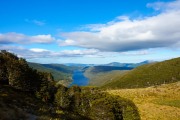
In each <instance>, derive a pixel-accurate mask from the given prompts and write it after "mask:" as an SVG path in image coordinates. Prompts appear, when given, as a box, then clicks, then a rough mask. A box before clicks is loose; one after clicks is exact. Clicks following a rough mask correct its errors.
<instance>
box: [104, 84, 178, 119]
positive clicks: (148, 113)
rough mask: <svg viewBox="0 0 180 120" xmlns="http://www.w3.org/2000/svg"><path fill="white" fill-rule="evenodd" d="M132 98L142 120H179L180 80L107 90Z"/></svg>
mask: <svg viewBox="0 0 180 120" xmlns="http://www.w3.org/2000/svg"><path fill="white" fill-rule="evenodd" d="M107 92H108V93H110V94H113V95H118V96H121V97H124V98H128V99H130V100H132V101H133V102H134V103H135V104H136V106H137V107H138V109H139V112H140V116H141V119H142V120H179V118H180V94H179V93H180V82H176V83H171V84H164V85H161V86H153V87H148V88H137V89H117V90H107Z"/></svg>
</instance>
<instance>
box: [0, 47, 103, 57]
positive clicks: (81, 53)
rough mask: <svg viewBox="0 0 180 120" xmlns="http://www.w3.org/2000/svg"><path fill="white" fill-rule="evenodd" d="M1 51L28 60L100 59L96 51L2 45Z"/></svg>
mask: <svg viewBox="0 0 180 120" xmlns="http://www.w3.org/2000/svg"><path fill="white" fill-rule="evenodd" d="M0 50H7V51H9V52H13V53H15V54H17V55H18V56H20V57H23V58H26V59H34V58H59V57H89V56H91V57H100V56H101V55H100V52H99V51H98V50H95V49H82V50H62V51H52V50H47V49H42V48H30V49H27V48H24V47H22V46H9V45H1V46H0Z"/></svg>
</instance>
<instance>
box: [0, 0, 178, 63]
mask: <svg viewBox="0 0 180 120" xmlns="http://www.w3.org/2000/svg"><path fill="white" fill-rule="evenodd" d="M0 50H7V51H10V52H13V53H14V54H16V55H18V56H19V57H23V58H25V59H26V60H27V61H29V62H36V63H60V64H61V63H85V64H106V63H110V62H121V63H137V62H142V61H145V60H153V61H162V60H167V59H171V58H176V57H180V0H136V1H135V0H0Z"/></svg>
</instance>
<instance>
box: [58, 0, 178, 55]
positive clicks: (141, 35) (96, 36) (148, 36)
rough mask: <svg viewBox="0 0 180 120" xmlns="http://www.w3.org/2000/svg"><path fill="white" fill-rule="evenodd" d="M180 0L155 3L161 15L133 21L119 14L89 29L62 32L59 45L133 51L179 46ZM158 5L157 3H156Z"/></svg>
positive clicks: (150, 5)
mask: <svg viewBox="0 0 180 120" xmlns="http://www.w3.org/2000/svg"><path fill="white" fill-rule="evenodd" d="M179 3H180V0H177V1H175V2H171V3H170V2H169V3H163V5H162V3H160V5H159V4H158V3H153V4H148V5H147V6H149V7H153V6H161V8H159V7H158V8H156V9H164V10H163V11H162V12H161V13H160V14H158V15H156V16H152V17H144V18H143V19H134V20H130V19H128V17H126V16H120V17H117V18H116V20H113V21H110V22H108V23H107V24H97V25H95V24H93V25H90V26H89V28H90V30H89V31H88V32H87V31H77V32H70V33H63V34H61V36H62V37H64V39H65V40H64V41H63V40H59V45H60V46H78V47H83V48H88V49H98V50H101V51H115V52H123V51H132V50H141V49H148V48H161V47H172V46H176V47H180V46H179V45H178V43H179V41H180V4H179ZM156 4H158V5H156Z"/></svg>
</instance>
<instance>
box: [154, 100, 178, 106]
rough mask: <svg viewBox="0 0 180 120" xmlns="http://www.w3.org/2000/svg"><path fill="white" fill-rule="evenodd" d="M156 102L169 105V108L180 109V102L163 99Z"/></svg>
mask: <svg viewBox="0 0 180 120" xmlns="http://www.w3.org/2000/svg"><path fill="white" fill-rule="evenodd" d="M154 102H155V103H157V104H160V105H168V106H173V107H178V108H180V100H165V99H162V100H156V101H154Z"/></svg>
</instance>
